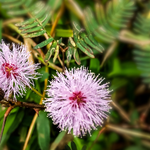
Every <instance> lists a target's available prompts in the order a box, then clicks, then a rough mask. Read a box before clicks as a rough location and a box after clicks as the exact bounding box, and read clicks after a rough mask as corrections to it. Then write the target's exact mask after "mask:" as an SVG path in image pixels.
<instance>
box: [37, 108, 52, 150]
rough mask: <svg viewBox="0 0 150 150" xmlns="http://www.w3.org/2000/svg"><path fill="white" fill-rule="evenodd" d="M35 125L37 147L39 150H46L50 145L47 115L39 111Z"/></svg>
mask: <svg viewBox="0 0 150 150" xmlns="http://www.w3.org/2000/svg"><path fill="white" fill-rule="evenodd" d="M36 123H37V132H38V143H39V146H40V148H41V150H48V149H49V144H50V124H49V119H48V117H47V114H46V113H45V112H43V111H40V112H39V116H38V118H37V122H36Z"/></svg>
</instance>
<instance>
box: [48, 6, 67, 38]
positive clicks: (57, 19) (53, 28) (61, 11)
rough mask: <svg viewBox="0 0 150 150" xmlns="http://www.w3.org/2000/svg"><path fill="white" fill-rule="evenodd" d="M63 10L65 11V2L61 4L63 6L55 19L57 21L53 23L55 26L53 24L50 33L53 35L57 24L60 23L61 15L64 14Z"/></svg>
mask: <svg viewBox="0 0 150 150" xmlns="http://www.w3.org/2000/svg"><path fill="white" fill-rule="evenodd" d="M63 12H64V4H62V5H61V7H60V9H59V11H58V14H57V16H56V19H55V21H54V23H53V26H52V29H51V33H50V35H51V36H53V34H54V32H55V28H56V26H57V24H58V21H59V19H60V17H61V16H62V14H63Z"/></svg>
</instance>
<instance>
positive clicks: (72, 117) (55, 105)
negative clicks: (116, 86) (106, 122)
mask: <svg viewBox="0 0 150 150" xmlns="http://www.w3.org/2000/svg"><path fill="white" fill-rule="evenodd" d="M102 81H103V79H102V78H99V79H98V76H95V75H94V74H93V73H91V72H88V69H86V68H84V67H80V68H78V69H75V68H74V69H71V70H65V73H64V74H63V73H58V72H57V76H54V80H52V81H51V82H50V86H48V89H47V94H48V97H49V98H47V99H46V100H45V101H44V103H45V106H46V110H45V111H47V112H49V114H48V116H50V117H52V120H53V122H54V124H58V126H59V128H61V130H68V133H70V132H71V130H72V129H73V134H74V135H75V136H82V135H85V134H86V133H87V132H89V134H90V131H91V130H92V129H96V126H101V125H102V123H103V119H104V118H106V117H107V116H108V113H109V110H110V108H111V107H110V106H109V103H110V100H108V99H110V96H109V93H110V91H109V90H108V83H105V84H101V82H102Z"/></svg>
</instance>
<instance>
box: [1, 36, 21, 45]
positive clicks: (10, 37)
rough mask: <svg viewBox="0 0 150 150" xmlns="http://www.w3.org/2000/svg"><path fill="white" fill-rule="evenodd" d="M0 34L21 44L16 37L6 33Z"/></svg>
mask: <svg viewBox="0 0 150 150" xmlns="http://www.w3.org/2000/svg"><path fill="white" fill-rule="evenodd" d="M2 36H4V37H6V38H8V39H9V40H11V41H13V42H14V43H17V44H21V43H22V42H21V41H19V40H18V39H16V38H14V37H12V36H10V35H8V34H5V33H2Z"/></svg>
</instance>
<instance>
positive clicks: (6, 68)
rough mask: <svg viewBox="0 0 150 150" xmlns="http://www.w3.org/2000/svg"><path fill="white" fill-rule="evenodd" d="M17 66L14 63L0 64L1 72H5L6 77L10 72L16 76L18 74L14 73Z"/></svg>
mask: <svg viewBox="0 0 150 150" xmlns="http://www.w3.org/2000/svg"><path fill="white" fill-rule="evenodd" d="M16 70H17V67H16V66H15V65H14V64H9V63H4V64H2V71H3V74H6V77H7V78H9V77H10V76H11V74H12V75H13V76H14V77H16V76H17V75H18V74H17V73H15V71H16Z"/></svg>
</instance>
